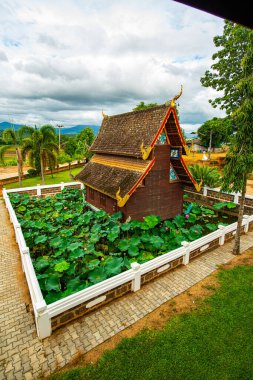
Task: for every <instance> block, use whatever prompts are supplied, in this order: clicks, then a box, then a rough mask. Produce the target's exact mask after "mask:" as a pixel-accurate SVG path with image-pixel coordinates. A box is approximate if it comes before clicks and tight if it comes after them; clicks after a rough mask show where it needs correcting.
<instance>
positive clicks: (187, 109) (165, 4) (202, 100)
mask: <svg viewBox="0 0 253 380" xmlns="http://www.w3.org/2000/svg"><path fill="white" fill-rule="evenodd" d="M5 3H6V4H5V5H4V6H3V12H2V10H1V12H0V13H1V15H0V21H2V23H3V24H2V25H4V28H2V29H1V30H0V80H1V87H0V106H1V107H0V119H2V120H6V119H7V118H8V115H9V114H11V115H12V117H13V118H14V119H15V121H16V122H20V123H24V122H26V123H28V124H34V123H46V122H49V121H52V122H53V121H54V120H55V121H57V122H60V123H62V124H64V125H75V124H81V123H92V124H100V122H101V110H102V109H104V110H105V111H106V113H108V114H111V115H112V114H116V113H120V112H127V111H129V110H131V109H132V108H134V107H135V106H136V104H138V103H139V102H140V101H145V102H157V103H164V102H165V101H167V100H168V99H171V98H172V97H173V96H174V95H175V94H176V93H177V92H178V91H179V88H180V85H181V84H183V86H184V93H183V96H182V98H181V99H180V122H181V123H183V124H190V125H191V124H192V125H194V124H201V123H203V122H204V121H206V120H208V119H210V118H212V117H214V116H217V117H219V116H221V115H223V114H222V113H221V112H220V111H218V110H217V109H215V110H214V109H213V108H212V107H211V106H210V104H209V103H208V99H209V98H210V97H213V96H216V94H215V93H214V92H213V91H212V90H211V89H208V88H203V87H201V84H200V77H201V76H203V75H204V73H205V71H206V70H208V69H209V68H210V65H211V62H212V61H211V56H212V54H213V53H214V46H213V37H214V36H215V35H217V34H222V28H223V21H222V20H221V19H219V18H216V17H214V16H211V15H208V14H205V13H203V12H201V11H198V10H195V9H191V8H189V7H186V6H184V5H182V4H178V3H175V2H173V1H165V0H157V1H156V2H153V1H151V0H145V1H144V0H140V1H138V2H136V1H134V0H129V1H128V2H125V1H123V0H118V1H116V0H99V1H96V2H94V1H91V0H87V1H85V2H78V1H75V0H71V1H68V2H64V6H63V5H62V3H61V2H60V0H56V1H54V2H52V1H49V0H45V1H43V2H41V1H39V0H26V1H25V2H22V1H20V0H17V1H16V2H15V5H13V4H12V2H8V1H6V2H5ZM1 7H2V6H1ZM1 65H4V70H2V69H1Z"/></svg>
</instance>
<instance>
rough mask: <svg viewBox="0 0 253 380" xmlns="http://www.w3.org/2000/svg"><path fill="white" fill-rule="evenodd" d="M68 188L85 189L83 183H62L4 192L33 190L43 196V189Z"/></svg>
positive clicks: (12, 191)
mask: <svg viewBox="0 0 253 380" xmlns="http://www.w3.org/2000/svg"><path fill="white" fill-rule="evenodd" d="M68 186H80V188H81V189H83V188H84V185H83V183H81V182H77V181H75V182H61V183H57V184H54V185H37V186H30V187H19V188H18V189H8V190H7V189H4V190H3V192H4V191H5V193H17V192H18V193H22V192H24V193H25V192H27V191H29V190H30V191H33V190H36V191H37V194H36V195H38V196H40V195H41V190H43V189H55V188H59V187H60V188H61V190H63V189H64V187H68Z"/></svg>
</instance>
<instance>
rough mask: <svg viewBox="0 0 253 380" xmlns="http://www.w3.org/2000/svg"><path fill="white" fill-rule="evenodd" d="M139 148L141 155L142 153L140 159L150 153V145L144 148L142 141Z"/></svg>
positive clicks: (145, 157)
mask: <svg viewBox="0 0 253 380" xmlns="http://www.w3.org/2000/svg"><path fill="white" fill-rule="evenodd" d="M140 149H141V155H142V159H143V160H146V159H147V158H148V156H149V155H150V152H151V150H152V147H151V146H149V147H148V148H146V149H145V148H144V144H143V141H142V143H141V146H140Z"/></svg>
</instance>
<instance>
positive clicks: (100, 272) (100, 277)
mask: <svg viewBox="0 0 253 380" xmlns="http://www.w3.org/2000/svg"><path fill="white" fill-rule="evenodd" d="M106 278H107V273H106V271H105V268H104V267H100V268H96V269H94V270H93V271H91V272H90V273H89V275H88V279H89V280H90V282H91V283H92V284H97V283H98V282H101V281H104V280H106Z"/></svg>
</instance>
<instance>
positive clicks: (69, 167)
mask: <svg viewBox="0 0 253 380" xmlns="http://www.w3.org/2000/svg"><path fill="white" fill-rule="evenodd" d="M69 174H70V176H71V175H72V173H71V162H69Z"/></svg>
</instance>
